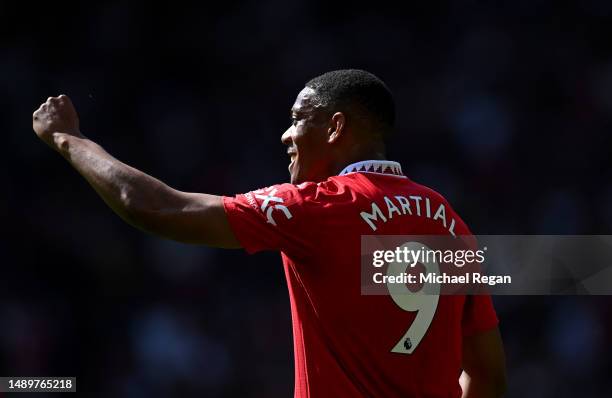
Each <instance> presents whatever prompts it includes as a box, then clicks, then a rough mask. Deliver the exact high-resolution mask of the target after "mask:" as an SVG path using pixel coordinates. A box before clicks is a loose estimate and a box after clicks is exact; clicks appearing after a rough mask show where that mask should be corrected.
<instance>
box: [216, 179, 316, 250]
mask: <svg viewBox="0 0 612 398" xmlns="http://www.w3.org/2000/svg"><path fill="white" fill-rule="evenodd" d="M316 189H317V187H316V184H302V185H292V184H280V185H273V186H270V187H267V188H263V189H258V190H256V191H251V192H247V193H245V194H239V195H236V196H234V197H229V196H225V197H223V206H224V208H225V213H226V214H227V217H228V220H229V223H230V226H231V228H232V231H233V232H234V235H235V236H236V238H237V239H238V241H239V242H240V244H241V245H242V247H243V248H244V249H245V250H246V251H247V252H248V253H256V252H259V251H262V250H282V251H285V252H287V253H293V254H304V253H308V250H309V249H310V247H311V245H312V242H311V239H309V238H308V237H309V236H310V235H311V234H312V231H314V230H315V229H316V218H314V217H312V213H313V206H312V204H311V200H310V198H311V196H313V195H314V194H315V193H316Z"/></svg>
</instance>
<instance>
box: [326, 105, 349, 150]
mask: <svg viewBox="0 0 612 398" xmlns="http://www.w3.org/2000/svg"><path fill="white" fill-rule="evenodd" d="M345 124H346V117H345V116H344V113H342V112H336V113H334V114H333V115H332V117H331V120H330V125H329V128H328V130H327V142H328V143H330V144H333V143H334V142H336V141H338V139H339V138H340V137H341V136H342V134H343V133H344V126H345Z"/></svg>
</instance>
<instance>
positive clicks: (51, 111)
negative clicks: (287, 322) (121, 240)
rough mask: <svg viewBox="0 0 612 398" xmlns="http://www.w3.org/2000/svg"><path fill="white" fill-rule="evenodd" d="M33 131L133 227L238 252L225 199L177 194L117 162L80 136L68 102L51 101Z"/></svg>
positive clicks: (62, 97) (36, 118)
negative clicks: (224, 204)
mask: <svg viewBox="0 0 612 398" xmlns="http://www.w3.org/2000/svg"><path fill="white" fill-rule="evenodd" d="M33 128H34V131H35V132H36V134H37V135H38V137H39V138H40V139H42V140H43V141H45V142H46V143H47V144H48V145H49V146H51V147H52V148H53V149H55V150H57V151H58V152H59V153H60V154H61V155H62V156H64V158H66V160H68V162H70V164H71V165H72V166H73V167H74V168H75V169H76V170H77V171H78V172H79V173H80V174H81V175H82V176H83V177H84V178H85V179H86V180H87V182H89V184H90V185H91V186H92V187H93V188H94V189H95V190H96V192H97V193H98V194H99V195H100V197H102V199H103V200H104V201H105V202H106V204H108V206H110V208H111V209H113V211H115V213H117V214H118V215H119V216H120V217H121V218H123V219H124V220H125V221H127V222H128V223H130V224H132V225H133V226H135V227H137V228H140V229H142V230H144V231H147V232H149V233H152V234H154V235H158V236H161V237H164V238H168V239H172V240H176V241H180V242H185V243H192V244H205V245H208V246H213V247H222V248H239V247H240V244H239V243H238V241H237V240H236V238H235V236H234V234H233V232H232V230H231V228H230V225H229V222H228V220H227V216H226V214H225V210H224V208H223V200H222V197H221V196H215V195H207V194H199V193H187V192H181V191H178V190H176V189H173V188H171V187H169V186H168V185H166V184H164V183H163V182H161V181H159V180H158V179H156V178H153V177H151V176H149V175H147V174H145V173H143V172H141V171H139V170H136V169H135V168H133V167H130V166H128V165H126V164H124V163H122V162H120V161H119V160H117V159H115V158H113V157H112V156H111V155H110V154H108V153H107V152H106V151H105V150H104V149H103V148H102V147H100V146H99V145H97V144H96V143H94V142H93V141H91V140H88V139H87V138H85V137H84V136H83V135H82V134H81V132H80V130H79V119H78V116H77V113H76V110H75V109H74V106H73V105H72V102H71V101H70V99H69V98H68V97H67V96H65V95H60V96H59V97H49V99H47V102H45V103H44V104H42V105H41V106H40V108H39V109H38V110H36V112H34V114H33Z"/></svg>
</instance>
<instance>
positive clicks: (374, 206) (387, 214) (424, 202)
mask: <svg viewBox="0 0 612 398" xmlns="http://www.w3.org/2000/svg"><path fill="white" fill-rule="evenodd" d="M383 200H384V203H382V202H381V203H377V202H371V204H370V209H367V210H369V211H367V210H363V211H362V212H361V213H360V215H361V218H362V219H363V221H365V222H366V223H367V224H368V225H369V226H370V228H371V229H372V231H376V230H377V229H378V225H377V224H379V223H386V222H387V221H389V220H391V219H392V218H393V217H394V216H399V217H401V216H416V217H427V218H429V219H432V220H434V221H438V222H440V223H442V225H443V226H444V228H446V229H447V230H448V232H449V233H450V234H451V235H452V236H453V237H455V236H456V235H455V224H456V221H455V218H453V217H450V223H449V222H448V220H447V219H446V207H445V206H444V203H440V205H438V207H437V208H436V209H435V211H432V210H433V209H432V201H431V200H430V199H429V198H428V197H427V196H419V195H409V196H407V197H406V196H403V195H393V196H391V197H389V196H384V197H383ZM434 207H435V206H434ZM383 209H386V211H383Z"/></svg>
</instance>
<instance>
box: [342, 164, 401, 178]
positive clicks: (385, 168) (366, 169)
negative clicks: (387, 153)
mask: <svg viewBox="0 0 612 398" xmlns="http://www.w3.org/2000/svg"><path fill="white" fill-rule="evenodd" d="M348 173H376V174H385V175H392V176H396V177H405V176H404V174H403V173H402V166H401V165H400V164H399V163H397V162H392V161H390V160H364V161H361V162H357V163H353V164H349V165H348V166H346V167H345V168H344V169H343V170H342V171H341V172H340V174H338V175H341V176H342V175H345V174H348Z"/></svg>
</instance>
